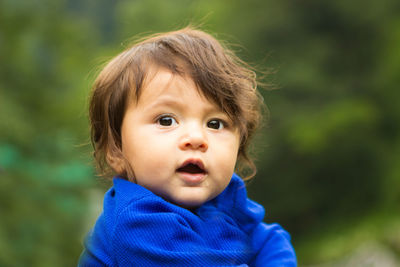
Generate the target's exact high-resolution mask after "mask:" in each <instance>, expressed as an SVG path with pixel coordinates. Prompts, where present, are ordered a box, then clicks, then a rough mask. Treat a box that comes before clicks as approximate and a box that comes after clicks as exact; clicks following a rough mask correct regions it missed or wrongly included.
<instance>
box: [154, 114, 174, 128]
mask: <svg viewBox="0 0 400 267" xmlns="http://www.w3.org/2000/svg"><path fill="white" fill-rule="evenodd" d="M157 122H158V124H160V125H161V126H172V125H174V124H176V120H175V119H174V118H173V117H171V116H162V117H160V118H158V120H157Z"/></svg>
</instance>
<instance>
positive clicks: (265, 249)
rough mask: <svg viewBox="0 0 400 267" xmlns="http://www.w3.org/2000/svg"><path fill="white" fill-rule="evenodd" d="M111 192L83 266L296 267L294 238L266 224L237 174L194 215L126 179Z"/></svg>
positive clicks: (92, 233) (90, 237) (90, 238)
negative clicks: (291, 241) (291, 238)
mask: <svg viewBox="0 0 400 267" xmlns="http://www.w3.org/2000/svg"><path fill="white" fill-rule="evenodd" d="M113 183H114V186H113V187H112V188H111V189H110V190H109V191H108V192H107V193H106V195H105V198H104V210H103V213H102V214H101V215H100V217H99V218H98V220H97V222H96V224H95V226H94V228H93V229H92V230H91V231H90V232H89V234H88V236H87V238H86V241H85V249H84V251H83V253H82V255H81V258H80V260H79V266H240V265H241V266H247V265H248V266H297V264H296V256H295V253H294V250H293V247H292V245H291V244H290V237H289V234H288V233H287V232H286V231H285V230H283V229H282V228H281V227H280V226H279V225H278V224H265V223H263V222H262V219H263V217H264V209H263V207H262V206H260V205H258V204H257V203H255V202H253V201H251V200H249V199H248V198H247V194H246V189H245V185H244V183H243V182H242V180H241V179H240V177H238V176H237V175H236V174H234V175H233V177H232V180H231V182H230V184H229V185H228V187H227V188H226V189H225V190H224V191H223V192H222V193H221V194H220V195H219V196H218V197H216V198H215V199H213V200H211V201H209V202H207V203H205V204H203V205H202V206H201V207H199V208H197V209H196V210H194V211H189V210H186V209H184V208H181V207H178V206H176V205H173V204H171V203H169V202H166V201H165V200H163V199H162V198H160V197H158V196H156V195H155V194H153V193H152V192H150V191H149V190H147V189H146V188H144V187H142V186H139V185H137V184H135V183H132V182H129V181H126V180H124V179H121V178H114V180H113Z"/></svg>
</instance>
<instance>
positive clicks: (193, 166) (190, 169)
mask: <svg viewBox="0 0 400 267" xmlns="http://www.w3.org/2000/svg"><path fill="white" fill-rule="evenodd" d="M176 171H177V172H185V173H190V174H197V173H202V174H204V173H206V171H205V170H204V166H203V163H201V162H200V161H199V162H197V161H194V162H192V161H186V162H185V163H183V164H182V166H181V167H179V168H178V169H177V170H176Z"/></svg>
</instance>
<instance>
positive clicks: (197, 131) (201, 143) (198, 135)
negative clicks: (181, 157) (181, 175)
mask: <svg viewBox="0 0 400 267" xmlns="http://www.w3.org/2000/svg"><path fill="white" fill-rule="evenodd" d="M179 148H180V149H182V150H188V149H193V150H200V151H202V152H205V151H207V149H208V142H207V137H206V133H205V132H204V129H202V128H201V127H190V128H189V129H188V131H187V132H186V133H185V134H184V135H183V136H182V138H181V140H180V143H179Z"/></svg>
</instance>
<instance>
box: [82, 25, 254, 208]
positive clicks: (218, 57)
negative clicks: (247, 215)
mask: <svg viewBox="0 0 400 267" xmlns="http://www.w3.org/2000/svg"><path fill="white" fill-rule="evenodd" d="M260 103H261V98H260V96H259V94H258V93H257V90H256V80H255V74H254V72H253V71H252V70H251V69H250V68H249V67H248V66H247V65H246V64H245V63H244V62H242V61H241V60H240V59H238V58H237V57H236V56H235V55H234V54H233V53H232V52H231V51H230V50H228V49H226V48H224V47H223V46H222V45H221V44H220V43H219V42H218V41H217V40H216V39H214V38H213V37H211V36H210V35H208V34H206V33H204V32H202V31H198V30H193V29H190V28H185V29H182V30H179V31H175V32H169V33H164V34H158V35H155V36H152V37H149V38H146V39H143V40H142V41H140V42H137V43H136V44H134V45H133V46H132V47H130V48H128V49H126V50H125V51H124V52H122V53H121V54H119V55H118V56H116V57H115V58H113V59H112V60H111V61H110V62H109V63H108V64H107V65H106V66H105V68H104V69H103V70H102V71H101V73H100V74H99V76H98V78H97V80H96V81H95V84H94V87H93V92H92V96H91V100H90V120H91V127H92V128H91V129H92V142H93V145H94V149H95V152H94V154H95V158H96V160H97V163H98V165H99V167H100V169H101V170H102V171H103V172H104V171H107V170H112V171H113V173H116V174H117V175H118V176H120V177H122V178H125V179H128V180H131V181H134V182H136V183H138V184H140V185H142V186H144V187H146V188H147V189H149V190H151V191H153V192H154V193H156V194H157V195H160V196H161V197H163V198H165V199H166V200H168V201H171V202H173V203H176V204H178V205H181V206H184V207H195V206H199V205H201V204H202V203H204V202H205V201H207V200H209V199H211V198H213V197H215V196H216V195H218V194H219V193H220V192H221V191H222V190H223V189H224V188H225V187H226V186H227V184H228V183H229V180H230V178H231V175H232V174H233V172H234V169H235V166H236V167H237V166H238V164H237V163H238V162H239V163H242V165H247V166H248V167H250V169H251V170H252V171H253V174H254V173H255V167H254V164H253V162H252V160H251V159H250V158H249V156H248V153H247V149H248V141H249V139H250V137H251V136H252V135H253V133H254V131H255V129H256V128H257V126H258V124H259V121H260V117H261V116H260Z"/></svg>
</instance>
